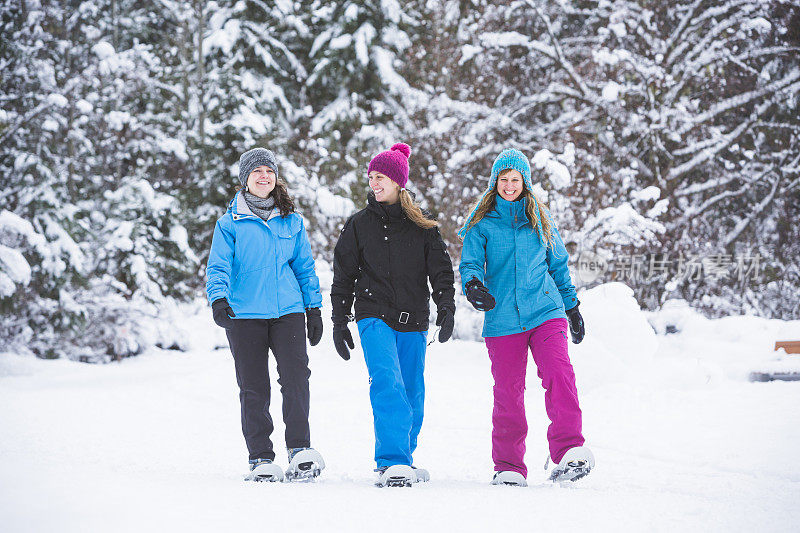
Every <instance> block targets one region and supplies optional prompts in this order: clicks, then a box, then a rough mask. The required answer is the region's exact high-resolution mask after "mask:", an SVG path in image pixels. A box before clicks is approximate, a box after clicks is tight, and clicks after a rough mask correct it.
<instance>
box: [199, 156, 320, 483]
mask: <svg viewBox="0 0 800 533" xmlns="http://www.w3.org/2000/svg"><path fill="white" fill-rule="evenodd" d="M239 181H240V182H241V184H242V189H241V190H240V191H239V192H238V193H237V194H236V196H235V197H234V198H233V200H232V201H231V202H230V204H229V206H228V210H227V212H226V213H225V214H224V215H223V216H222V217H221V218H220V219H219V220H218V221H217V225H216V227H215V228H214V238H213V241H212V244H211V253H210V255H209V258H208V267H207V269H206V275H207V278H208V280H207V283H206V292H207V294H208V300H209V302H211V306H212V309H213V314H214V321H215V322H216V323H217V325H219V326H221V327H223V328H225V332H226V334H227V336H228V342H229V344H230V347H231V352H232V353H233V358H234V363H235V367H236V381H237V383H238V384H239V401H240V403H241V410H242V432H243V433H244V438H245V441H246V443H247V449H248V451H249V452H250V473H249V474H248V476H247V479H251V480H254V481H281V480H283V477H284V476H283V470H282V468H280V467H279V466H278V465H276V464H273V461H274V459H275V452H274V451H273V449H272V441H271V440H270V435H271V434H272V430H273V425H272V418H271V416H270V414H269V400H270V384H269V375H268V373H267V368H268V366H267V352H268V350H271V351H272V353H273V355H274V356H275V360H276V362H277V366H278V374H279V377H280V379H279V380H278V382H279V384H280V385H281V394H282V396H283V421H284V423H285V424H286V448H287V451H288V455H289V469H288V470H287V471H286V474H287V476H288V477H289V478H290V479H307V478H311V477H315V476H317V475H319V472H320V470H321V469H322V468H324V466H325V464H324V462H323V460H322V457H321V456H320V455H319V453H318V452H316V451H315V450H313V449H312V448H311V447H310V446H311V442H310V431H309V426H308V409H309V390H308V378H309V375H310V374H311V372H310V370H309V369H308V354H307V352H306V343H305V334H306V331H305V326H306V323H305V320H304V316H303V314H304V313H305V318H306V320H307V322H308V340H309V342H310V343H311V345H312V346H314V345H316V344H317V343H318V342H319V340H320V339H321V338H322V316H321V312H320V307H321V306H322V295H321V294H320V290H319V279H318V278H317V275H316V273H315V271H314V258H313V257H312V256H311V245H310V243H309V241H308V236H307V235H306V231H305V227H304V224H303V218H302V217H301V216H300V215H299V214H297V213H295V212H294V210H295V209H294V203H293V202H292V199H291V197H290V196H289V194H288V192H287V190H286V185H285V184H284V183H283V182H281V181H280V180H279V179H278V165H277V163H276V160H275V156H274V154H273V153H272V152H271V151H270V150H267V149H265V148H254V149H253V150H250V151H248V152H245V153H244V154H242V156H241V157H240V159H239Z"/></svg>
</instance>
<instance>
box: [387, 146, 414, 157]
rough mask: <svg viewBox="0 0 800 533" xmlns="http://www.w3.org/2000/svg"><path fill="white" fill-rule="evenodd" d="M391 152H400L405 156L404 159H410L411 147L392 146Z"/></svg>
mask: <svg viewBox="0 0 800 533" xmlns="http://www.w3.org/2000/svg"><path fill="white" fill-rule="evenodd" d="M391 150H394V151H395V152H400V153H401V154H403V155H404V156H406V159H408V158H409V157H411V147H410V146H409V145H407V144H406V143H397V144H393V145H392V147H391Z"/></svg>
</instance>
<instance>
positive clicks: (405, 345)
mask: <svg viewBox="0 0 800 533" xmlns="http://www.w3.org/2000/svg"><path fill="white" fill-rule="evenodd" d="M357 325H358V334H359V336H360V337H361V348H362V349H363V350H364V358H365V359H366V361H367V371H368V372H369V380H370V385H369V399H370V402H371V403H372V417H373V419H374V422H375V462H376V463H377V464H378V468H381V467H384V466H391V465H411V464H412V462H413V461H412V459H411V454H413V453H414V450H415V449H416V448H417V436H419V430H420V429H421V428H422V416H423V408H424V403H425V378H424V370H425V348H426V347H427V343H426V340H427V331H411V332H399V331H395V330H393V329H392V328H390V327H389V326H388V325H387V324H386V323H385V322H384V321H383V320H381V319H379V318H362V319H361V320H359V321H358V322H357Z"/></svg>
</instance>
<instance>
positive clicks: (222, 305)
mask: <svg viewBox="0 0 800 533" xmlns="http://www.w3.org/2000/svg"><path fill="white" fill-rule="evenodd" d="M211 312H212V313H213V314H214V322H216V323H217V325H218V326H219V327H221V328H225V329H230V328H232V327H233V320H231V318H233V317H235V316H236V313H234V312H233V308H232V307H231V304H229V303H228V299H227V298H219V299H218V300H214V302H213V303H212V304H211Z"/></svg>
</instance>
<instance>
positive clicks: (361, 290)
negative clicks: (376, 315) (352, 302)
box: [355, 272, 376, 301]
mask: <svg viewBox="0 0 800 533" xmlns="http://www.w3.org/2000/svg"><path fill="white" fill-rule="evenodd" d="M355 291H356V294H355V296H356V299H361V300H370V301H376V298H375V295H374V294H373V292H372V289H371V288H370V283H369V277H368V276H366V275H365V274H364V273H363V272H362V274H361V277H359V278H358V279H357V280H356V286H355Z"/></svg>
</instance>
